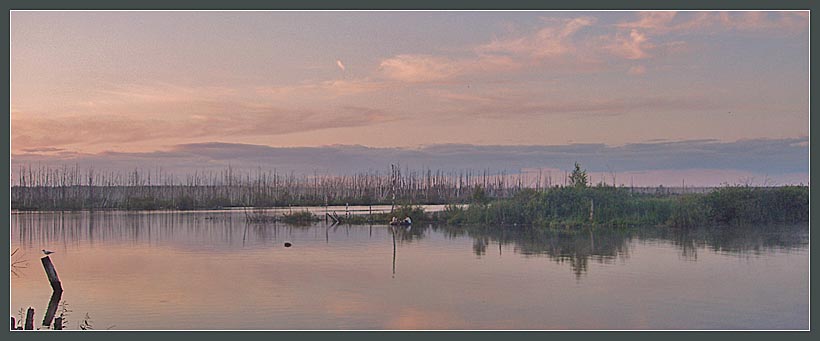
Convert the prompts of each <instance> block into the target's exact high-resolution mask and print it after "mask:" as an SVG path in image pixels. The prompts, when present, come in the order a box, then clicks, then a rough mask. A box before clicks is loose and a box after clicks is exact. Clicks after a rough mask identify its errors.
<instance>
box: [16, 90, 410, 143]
mask: <svg viewBox="0 0 820 341" xmlns="http://www.w3.org/2000/svg"><path fill="white" fill-rule="evenodd" d="M190 105H191V106H194V107H196V109H198V110H195V111H193V112H189V113H184V114H183V115H180V113H176V112H170V111H169V112H168V117H167V118H162V117H159V116H152V117H139V115H133V116H126V117H120V116H102V115H92V114H77V115H63V116H59V117H20V118H12V120H11V125H12V127H13V129H12V130H11V139H12V147H13V148H14V150H22V151H35V150H38V149H42V148H46V147H51V146H95V145H106V144H111V143H122V144H140V143H142V142H146V141H153V140H158V139H170V140H174V141H180V140H185V139H192V138H220V137H222V138H228V137H240V136H273V135H282V134H290V133H294V132H304V131H313V130H320V129H327V128H339V127H360V126H367V125H373V124H379V123H383V122H388V121H392V120H395V119H396V118H395V117H393V116H392V115H390V114H389V113H388V112H385V111H383V110H381V109H378V108H370V107H364V106H355V105H338V106H331V107H327V108H323V109H301V108H296V109H289V108H281V107H275V106H268V105H248V104H242V103H227V102H226V103H215V104H210V105H209V104H202V103H190Z"/></svg>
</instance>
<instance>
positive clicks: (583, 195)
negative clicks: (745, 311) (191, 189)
mask: <svg viewBox="0 0 820 341" xmlns="http://www.w3.org/2000/svg"><path fill="white" fill-rule="evenodd" d="M590 211H592V214H590ZM394 216H395V217H397V218H399V219H402V218H403V217H406V216H408V217H411V218H412V219H413V221H414V222H415V223H416V224H428V223H441V224H448V225H490V226H495V225H505V226H514V225H522V226H536V227H548V228H567V227H582V226H591V225H595V226H612V227H627V226H658V225H665V226H673V227H696V226H703V225H712V224H726V225H742V224H794V223H803V222H808V219H809V189H808V187H806V186H784V187H776V188H760V187H748V186H727V187H721V188H718V189H716V190H714V191H712V192H710V193H706V194H686V195H650V194H634V193H630V192H629V189H626V188H616V187H607V186H599V187H586V188H578V187H562V188H552V189H549V190H546V191H536V190H532V189H524V190H521V191H519V192H518V193H516V194H515V195H514V196H513V197H511V198H501V199H490V198H488V197H487V196H486V195H485V193H484V192H483V191H482V190H481V189H478V190H476V191H475V192H474V194H473V196H472V202H471V203H470V204H469V205H466V206H459V205H450V206H448V207H447V208H446V209H445V210H443V211H439V212H425V211H424V209H423V208H422V207H421V206H418V205H402V206H397V207H396V209H395V210H394V212H392V213H379V214H372V215H356V216H349V217H342V222H343V223H350V224H359V223H374V222H375V223H379V224H383V223H386V222H387V221H389V220H390V218H391V217H394ZM320 219H322V217H318V216H313V215H312V214H311V213H309V212H300V213H293V214H290V215H286V216H285V217H284V218H282V221H285V222H288V221H290V222H297V221H302V222H305V221H314V220H320Z"/></svg>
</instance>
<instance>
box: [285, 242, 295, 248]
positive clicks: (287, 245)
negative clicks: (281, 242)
mask: <svg viewBox="0 0 820 341" xmlns="http://www.w3.org/2000/svg"><path fill="white" fill-rule="evenodd" d="M292 245H293V244H291V243H290V242H285V247H291V246H292Z"/></svg>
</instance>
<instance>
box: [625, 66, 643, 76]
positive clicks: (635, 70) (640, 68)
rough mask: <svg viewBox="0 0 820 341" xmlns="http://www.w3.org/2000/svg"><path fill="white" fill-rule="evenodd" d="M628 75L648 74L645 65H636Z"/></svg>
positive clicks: (630, 69)
mask: <svg viewBox="0 0 820 341" xmlns="http://www.w3.org/2000/svg"><path fill="white" fill-rule="evenodd" d="M627 73H629V74H630V75H642V74H645V73H646V67H645V66H643V65H635V66H632V67H630V68H629V71H628V72H627Z"/></svg>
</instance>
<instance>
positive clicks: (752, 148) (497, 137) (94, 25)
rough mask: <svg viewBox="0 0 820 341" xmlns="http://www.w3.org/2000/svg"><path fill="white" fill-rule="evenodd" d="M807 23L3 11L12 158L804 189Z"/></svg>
mask: <svg viewBox="0 0 820 341" xmlns="http://www.w3.org/2000/svg"><path fill="white" fill-rule="evenodd" d="M808 28H809V17H808V12H805V11H804V12H630V11H626V12H596V11H583V12H560V11H559V12H554V11H532V12H477V11H465V12H424V11H422V12H59V11H58V12H19V11H15V12H12V13H11V94H10V96H11V108H10V120H11V148H10V149H11V150H10V153H11V159H12V165H13V166H14V165H22V164H32V163H33V164H46V165H57V164H65V163H68V164H81V165H83V166H93V167H95V168H118V167H119V168H122V169H127V168H129V167H130V168H131V169H133V168H134V167H145V168H153V167H158V166H162V167H165V169H171V170H174V169H176V170H178V171H181V172H182V171H185V169H196V168H210V167H225V166H227V165H228V164H230V165H248V166H249V167H250V166H251V165H253V166H259V167H265V168H282V169H287V168H292V169H294V170H303V171H313V170H316V169H320V170H327V171H329V172H348V171H355V170H356V169H371V168H375V169H389V164H390V163H395V162H402V163H403V164H405V165H408V166H410V167H440V168H459V167H471V168H477V169H507V170H513V171H521V170H523V169H525V168H526V169H557V170H558V169H570V168H571V167H572V164H573V162H574V161H579V162H582V164H587V165H589V169H590V171H593V172H595V171H598V172H604V171H606V172H611V171H613V170H614V171H619V172H642V173H640V174H643V175H642V176H643V178H644V179H647V180H645V182H649V183H652V182H653V181H655V180H649V179H654V178H657V179H658V180H657V181H655V183H658V184H660V183H663V182H664V181H666V182H672V183H679V182H680V179H679V178H682V177H688V178H690V179H701V180H693V181H694V184H697V183H701V184H703V185H714V184H717V183H723V182H736V181H738V180H739V179H741V178H749V177H756V178H759V179H761V178H773V179H775V180H776V181H779V182H780V183H790V182H795V181H796V182H803V183H807V182H808V136H809V128H808V127H809V125H808V121H809V39H808V33H809V32H808ZM225 150H230V154H229V155H228V156H229V157H227V158H226V156H225V155H224V152H225ZM635 150H640V152H635ZM260 151H263V152H262V155H258V154H255V153H256V152H260ZM568 151H571V152H568ZM180 153H181V154H185V156H184V157H183V156H180V155H179V154H180ZM561 153H565V154H561ZM761 153H763V154H772V155H774V156H772V157H773V158H775V159H777V160H776V161H777V162H769V161H771V160H769V161H766V160H761V157H760V156H761V155H763V154H761ZM329 154H333V155H337V158H341V161H340V160H339V159H333V158H327V157H326V156H327V155H329ZM353 154H355V155H353ZM167 155H177V156H176V157H167ZM338 155H343V156H341V157H339V156H338ZM411 155H412V156H411ZM163 156H165V157H163ZM762 159H766V157H763V158H762ZM330 160H336V161H335V162H331V161H330ZM353 160H360V162H358V163H357V162H355V161H353ZM335 165H338V166H335ZM651 174H654V175H651ZM665 174H666V175H670V176H671V175H673V176H671V178H670V179H668V180H664V179H665V178H666V176H664V175H665ZM672 178H674V179H672ZM649 183H648V184H649Z"/></svg>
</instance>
